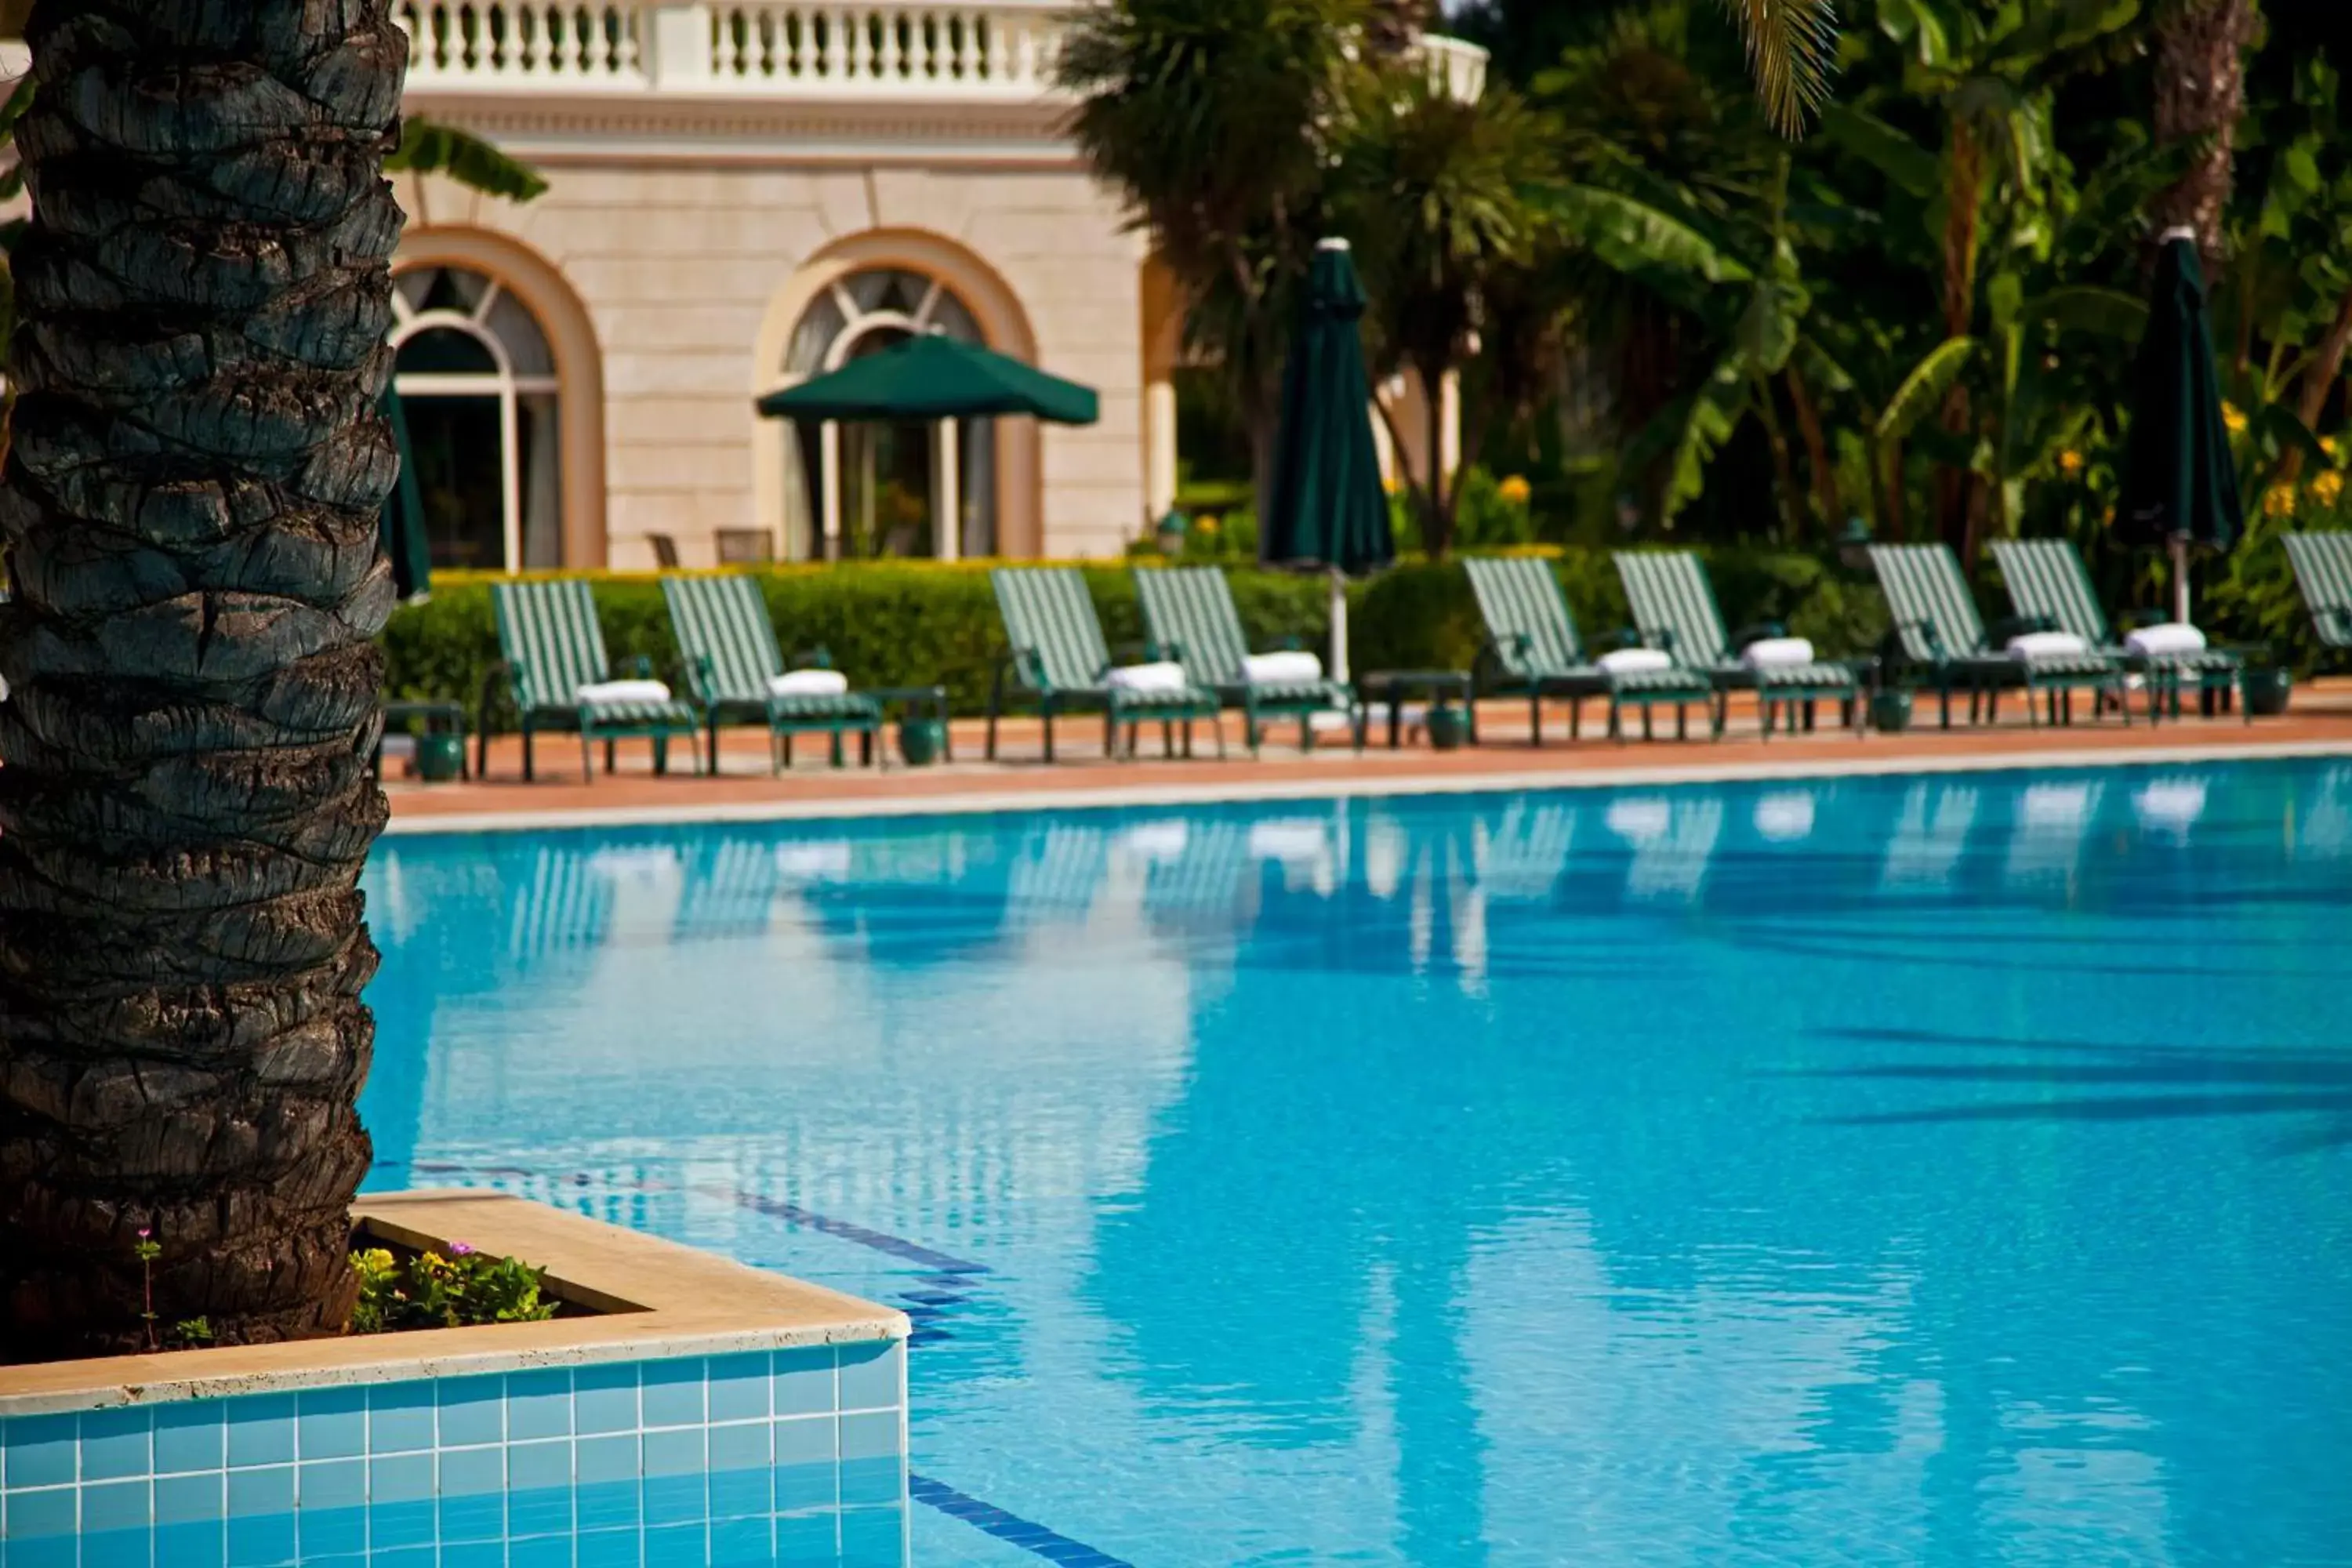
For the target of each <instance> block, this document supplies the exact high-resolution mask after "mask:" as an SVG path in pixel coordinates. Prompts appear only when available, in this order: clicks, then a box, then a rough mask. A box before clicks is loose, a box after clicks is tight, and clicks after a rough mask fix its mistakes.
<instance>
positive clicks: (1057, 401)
mask: <svg viewBox="0 0 2352 1568" xmlns="http://www.w3.org/2000/svg"><path fill="white" fill-rule="evenodd" d="M759 410H760V412H761V413H762V414H764V415H767V416H769V417H771V418H775V419H834V420H856V419H885V420H919V419H981V418H985V417H988V416H992V415H998V414H1027V415H1031V416H1034V417H1036V418H1039V419H1045V420H1051V421H1052V422H1054V423H1055V424H1057V425H1091V424H1093V423H1094V422H1095V420H1096V418H1097V416H1098V409H1097V402H1096V398H1095V395H1094V392H1093V390H1092V389H1091V388H1088V387H1084V386H1080V385H1079V384H1077V383H1076V382H1075V381H1064V380H1063V379H1062V378H1061V377H1060V376H1058V375H1048V374H1045V372H1044V371H1042V370H1039V369H1038V368H1037V367H1036V366H1035V365H1034V364H1024V363H1022V362H1021V361H1019V360H1017V359H1013V358H1012V357H1010V356H1009V355H1005V354H1001V353H995V352H994V351H993V350H991V349H984V348H982V347H981V346H980V345H979V344H978V343H967V342H958V341H957V340H955V339H953V338H950V337H944V336H941V335H940V334H939V333H936V332H931V333H926V334H924V335H922V336H920V337H912V338H908V340H906V342H899V343H893V344H891V345H890V347H888V348H887V349H884V350H883V351H882V352H881V353H873V354H867V355H866V356H865V357H864V358H862V359H855V360H852V361H850V362H849V363H847V364H845V365H843V366H842V367H841V368H840V369H839V370H836V371H835V372H833V373H832V374H829V375H821V376H818V377H817V378H816V379H815V380H814V381H804V382H803V383H801V384H799V385H798V386H788V387H786V388H784V390H782V392H772V393H770V394H768V395H767V396H765V397H762V398H761V399H760V401H759Z"/></svg>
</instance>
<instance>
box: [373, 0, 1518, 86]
mask: <svg viewBox="0 0 2352 1568" xmlns="http://www.w3.org/2000/svg"><path fill="white" fill-rule="evenodd" d="M1089 3H1091V0H394V15H395V16H397V17H398V19H399V22H400V25H401V26H403V27H404V28H406V29H407V30H408V38H409V49H408V85H409V87H410V88H411V89H422V90H425V91H433V90H436V89H438V90H443V91H447V90H453V89H457V90H466V91H484V90H487V91H492V92H560V93H576V92H581V91H598V92H604V91H623V92H629V91H636V92H643V91H656V92H695V93H719V94H726V95H730V96H736V95H740V96H751V97H780V98H797V97H850V98H882V99H889V98H898V99H909V98H911V99H942V100H955V99H967V100H968V99H974V98H979V99H995V100H1007V99H1013V100H1034V99H1037V98H1040V97H1044V96H1047V95H1049V94H1050V93H1051V92H1052V91H1053V84H1054V63H1055V52H1056V49H1057V47H1058V46H1059V41H1060V37H1061V33H1062V29H1063V27H1064V26H1066V23H1067V21H1068V19H1069V17H1070V16H1072V15H1073V14H1074V13H1075V12H1076V11H1077V10H1078V9H1079V8H1080V7H1081V6H1083V5H1087V4H1089ZM1422 48H1423V58H1424V60H1425V61H1426V63H1427V66H1428V68H1429V70H1430V72H1431V74H1432V76H1433V79H1435V80H1436V81H1438V82H1440V83H1442V84H1443V85H1444V88H1445V89H1446V90H1448V91H1450V92H1452V93H1454V95H1455V96H1457V97H1461V98H1476V97H1477V96H1478V95H1479V94H1480V92H1481V91H1483V90H1484V88H1485V83H1486V50H1484V49H1482V48H1480V47H1477V46H1476V45H1475V44H1466V43H1464V42H1462V41H1461V40H1460V39H1457V38H1448V37H1440V36H1437V35H1434V34H1433V35H1430V36H1428V37H1424V38H1423V40H1422Z"/></svg>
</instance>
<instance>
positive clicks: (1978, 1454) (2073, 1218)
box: [365, 762, 2352, 1568]
mask: <svg viewBox="0 0 2352 1568" xmlns="http://www.w3.org/2000/svg"><path fill="white" fill-rule="evenodd" d="M367 887H368V891H369V896H370V900H371V902H370V910H371V916H372V919H373V922H374V927H375V931H376V936H377V940H378V941H379V942H381V944H382V945H383V950H384V965H383V973H382V976H381V978H379V979H378V981H377V982H376V984H375V985H374V988H373V992H372V996H373V1001H374V1004H375V1006H376V1009H377V1012H378V1016H379V1018H380V1020H381V1036H380V1039H379V1044H378V1055H377V1060H376V1066H375V1070H374V1076H373V1079H372V1080H371V1082H370V1085H369V1088H368V1093H367V1100H366V1104H365V1110H366V1114H367V1118H368V1121H369V1123H370V1126H371V1127H372V1129H373V1134H374V1137H375V1140H376V1148H377V1157H378V1166H377V1170H376V1173H375V1175H374V1177H373V1184H374V1185H376V1186H379V1187H400V1186H409V1185H446V1184H495V1185H499V1186H505V1187H509V1188H513V1189H515V1190H519V1191H522V1192H526V1193H529V1194H534V1195H538V1196H541V1197H544V1198H548V1199H550V1200H551V1201H554V1202H557V1203H560V1204H563V1205H570V1206H573V1207H577V1208H579V1209H582V1210H584V1211H586V1212H589V1213H592V1214H595V1215H602V1216H606V1217H609V1218H613V1219H615V1220H618V1221H620V1222H622V1223H625V1224H628V1225H631V1226H639V1227H642V1228H644V1229H646V1230H650V1231H654V1232H657V1233H659V1234H662V1235H665V1236H668V1237H676V1238H678V1239H681V1240H684V1241H688V1242H691V1243H695V1244H698V1245H700V1246H704V1247H712V1248H716V1249H718V1250H720V1251H723V1252H726V1253H729V1254H731V1255H733V1256H735V1257H737V1258H741V1259H743V1260H745V1261H746V1262H749V1263H752V1264H755V1265H759V1266H761V1267H764V1268H778V1269H783V1270H787V1271H790V1272H792V1273H794V1274H797V1275H802V1276H804V1277H807V1278H810V1279H816V1280H819V1281H822V1282H824V1283H827V1284H831V1285H835V1286H838V1287H841V1288H844V1289H850V1290H854V1291H857V1292H860V1293H862V1294H865V1295H867V1296H871V1297H874V1298H877V1299H880V1300H889V1301H893V1302H896V1303H898V1304H899V1305H901V1306H904V1307H906V1308H908V1310H910V1311H911V1312H913V1313H914V1314H915V1317H916V1321H917V1323H918V1339H917V1343H916V1348H915V1350H914V1352H913V1356H912V1359H911V1363H910V1373H909V1376H910V1380H911V1398H912V1402H913V1418H912V1419H913V1425H912V1445H913V1452H912V1460H911V1468H912V1471H913V1474H914V1476H915V1478H916V1479H914V1481H913V1483H912V1487H913V1494H914V1506H913V1507H912V1509H911V1510H910V1511H911V1520H912V1524H911V1531H910V1535H911V1547H910V1551H911V1560H912V1562H913V1563H917V1564H919V1565H921V1568H933V1565H937V1564H948V1563H974V1564H1000V1565H1004V1568H1020V1565H1024V1564H1025V1565H1027V1568H1042V1565H1043V1564H1045V1563H1048V1562H1063V1563H1105V1562H1113V1563H1134V1564H1137V1565H1139V1568H1177V1565H1191V1564H1202V1565H1223V1564H1231V1563H1300V1564H1305V1563H1416V1564H1428V1565H1433V1568H1437V1565H1443V1568H1450V1565H1454V1564H1483V1565H1492V1568H1503V1565H1507V1564H1532V1563H1595V1564H1619V1563H1627V1564H1653V1563H1654V1564H1750V1563H1774V1564H1780V1563H1786V1564H1807V1565H1811V1564H1836V1563H1857V1564H1882V1563H1883V1564H1896V1563H1903V1564H1911V1563H1924V1564H1933V1565H1937V1568H1942V1565H1960V1564H1979V1563H2002V1564H2051V1565H2053V1568H2055V1565H2060V1564H2064V1565H2068V1568H2076V1565H2081V1564H2105V1563H2116V1564H2123V1563H2132V1564H2140V1563H2156V1564H2177V1565H2183V1568H2186V1565H2190V1564H2221V1563H2246V1564H2285V1563H2305V1564H2308V1563H2352V1488H2347V1486H2346V1485H2345V1484H2344V1478H2345V1476H2346V1475H2347V1471H2352V1000H2348V999H2347V993H2352V766H2347V765H2346V764H2344V763H2330V762H2309V763H2260V764H2241V765H2234V766H2229V767H2214V768H2210V769H2205V770H2200V771H2155V770H2128V769H2126V770H2110V771H2096V772H2079V773H2046V774H2041V775H2036V776H2032V777H2028V776H2022V775H2014V774H1985V775H1979V776H1948V777H1941V778H1914V777H1890V778H1882V779H1850V780H1840V781H1834V782H1822V783H1811V784H1789V783H1775V784H1761V785H1753V786H1741V787H1729V788H1692V789H1672V790H1649V791H1633V792H1621V793H1603V792H1570V793H1560V794H1522V795H1478V796H1460V797H1451V798H1429V799H1401V800H1393V801H1381V802H1360V801H1359V802H1352V803H1347V804H1331V803H1325V804H1319V805H1296V804H1293V805H1270V806H1264V807H1251V808H1238V807H1236V808H1214V809H1195V810H1169V811H1148V812H1095V813H1065V814H1057V815H1034V816H1003V817H993V818H978V817H965V818H937V819H929V820H920V821H897V822H867V823H863V824H837V825H836V824H807V823H803V824H793V825H777V826H756V827H751V826H743V827H738V826H729V827H723V828H720V827H701V828H693V829H683V828H681V829H675V830H667V829H646V830H632V831H625V832H610V833H594V834H589V833H567V834H504V835H493V836H483V837H402V838H394V839H387V840H385V841H384V842H383V844H382V845H381V846H380V847H379V848H378V850H377V852H376V855H375V858H374V861H373V866H372V868H371V869H370V872H369V875H368V879H367Z"/></svg>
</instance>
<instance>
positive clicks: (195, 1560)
mask: <svg viewBox="0 0 2352 1568" xmlns="http://www.w3.org/2000/svg"><path fill="white" fill-rule="evenodd" d="M227 1560H228V1532H227V1531H225V1530H224V1529H222V1528H221V1523H220V1521H218V1520H207V1521H205V1522H203V1523H201V1524H166V1525H160V1526H158V1527H157V1528H156V1531H155V1562H156V1564H157V1568H222V1565H223V1564H224V1563H226V1562H227Z"/></svg>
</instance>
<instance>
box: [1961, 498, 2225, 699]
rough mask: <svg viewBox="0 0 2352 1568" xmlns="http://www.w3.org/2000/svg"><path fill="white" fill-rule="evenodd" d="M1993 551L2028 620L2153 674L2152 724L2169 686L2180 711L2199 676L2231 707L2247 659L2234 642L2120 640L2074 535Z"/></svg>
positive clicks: (1997, 545)
mask: <svg viewBox="0 0 2352 1568" xmlns="http://www.w3.org/2000/svg"><path fill="white" fill-rule="evenodd" d="M1992 558H1993V560H1994V562H1995V563H1997V564H1999V566H2000V580H2001V582H2002V584H2004V585H2005V586H2006V587H2007V588H2008V590H2009V604H2010V608H2011V609H2013V610H2015V611H2016V612H2017V614H2018V616H2019V618H2020V619H2021V620H2032V621H2038V622H2040V623H2042V625H2044V626H2049V627H2051V628H2053V629H2054V630H2057V631H2062V632H2071V633H2073V634H2074V636H2076V637H2081V638H2082V639H2083V640H2084V642H2085V643H2088V644H2089V645H2090V646H2091V647H2094V648H2096V649H2097V650H2098V651H2099V652H2101V653H2105V654H2109V655H2112V656H2113V657H2115V658H2119V659H2121V660H2122V661H2123V665H2124V668H2126V670H2129V671H2131V672H2132V673H2133V674H2135V675H2138V676H2140V677H2142V678H2144V679H2146V680H2147V716H2148V721H2150V722H2151V723H2153V722H2154V721H2156V719H2157V717H2158V710H2159V708H2160V705H2161V702H2162V699H2163V696H2164V693H2165V692H2166V691H2167V690H2169V691H2170V692H2171V693H2172V703H2173V711H2174V713H2175V714H2176V715H2177V714H2178V713H2179V710H2180V688H2181V685H2182V684H2183V683H2184V682H2194V683H2195V685H2196V687H2197V689H2198V691H2199V693H2200V696H2201V697H2202V699H2203V705H2204V706H2205V707H2206V709H2207V710H2209V711H2210V710H2212V709H2213V708H2214V707H2215V706H2217V705H2218V706H2219V707H2221V708H2227V707H2228V706H2229V705H2230V695H2231V692H2232V691H2234V690H2235V689H2237V684H2238V671H2239V670H2240V669H2241V668H2243V666H2244V663H2245V660H2244V659H2243V658H2242V657H2241V656H2240V655H2239V654H2238V653H2237V652H2236V651H2234V650H2233V649H2230V648H2222V647H2210V648H2203V649H2199V650H2196V651H2193V652H2183V653H2177V654H2141V653H2138V652H2136V651H2134V650H2133V649H2132V648H2131V647H2128V646H2123V645H2118V644H2117V643H2116V639H2115V636H2114V633H2113V631H2112V629H2111V628H2110V626H2108V624H2107V615H2106V612H2105V610H2103V609H2101V608H2100V607H2099V596H2098V595H2096V594H2095V593H2094V592H2093V591H2092V589H2091V575H2090V574H2089V573H2088V572H2086V571H2084V569H2083V558H2082V556H2081V555H2080V554H2078V553H2077V552H2075V549H2074V542H2073V541H2072V540H2067V539H1996V540H1994V541H1993V543H1992Z"/></svg>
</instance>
